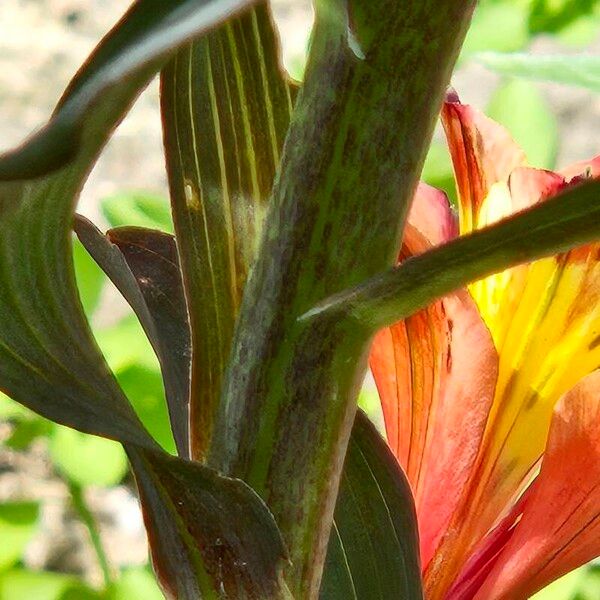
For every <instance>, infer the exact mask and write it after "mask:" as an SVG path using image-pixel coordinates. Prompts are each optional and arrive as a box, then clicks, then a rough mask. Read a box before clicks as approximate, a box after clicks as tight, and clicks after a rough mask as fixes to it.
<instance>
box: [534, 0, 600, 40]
mask: <svg viewBox="0 0 600 600" xmlns="http://www.w3.org/2000/svg"><path fill="white" fill-rule="evenodd" d="M597 5H598V0H577V1H576V2H573V0H533V4H532V7H531V13H530V15H529V29H530V31H531V32H532V33H544V32H550V33H555V32H557V31H560V30H561V29H563V28H565V27H567V26H568V25H570V24H571V23H573V22H574V21H576V20H577V19H580V18H581V17H583V16H588V15H591V14H592V13H593V12H594V9H596V8H597Z"/></svg>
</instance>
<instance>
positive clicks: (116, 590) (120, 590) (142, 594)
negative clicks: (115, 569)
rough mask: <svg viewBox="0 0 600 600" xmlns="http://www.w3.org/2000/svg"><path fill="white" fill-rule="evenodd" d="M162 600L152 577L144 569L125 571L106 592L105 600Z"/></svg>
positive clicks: (162, 596) (161, 594) (161, 595)
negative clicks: (138, 599) (137, 599)
mask: <svg viewBox="0 0 600 600" xmlns="http://www.w3.org/2000/svg"><path fill="white" fill-rule="evenodd" d="M136 598H140V599H143V600H164V598H165V597H164V595H163V593H162V592H161V591H160V588H159V587H158V585H157V583H156V579H155V578H154V575H153V574H152V573H151V572H150V571H148V570H146V569H127V570H126V571H123V573H122V574H121V577H120V578H119V580H118V581H117V582H115V583H114V584H113V585H111V586H110V588H109V589H108V590H107V591H106V595H105V597H104V599H105V600H135V599H136Z"/></svg>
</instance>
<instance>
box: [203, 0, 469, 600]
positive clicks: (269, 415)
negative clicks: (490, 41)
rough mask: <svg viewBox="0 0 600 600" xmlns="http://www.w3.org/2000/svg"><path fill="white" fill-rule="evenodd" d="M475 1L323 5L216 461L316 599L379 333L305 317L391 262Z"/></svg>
mask: <svg viewBox="0 0 600 600" xmlns="http://www.w3.org/2000/svg"><path fill="white" fill-rule="evenodd" d="M473 7H474V0H443V1H440V0H406V1H404V2H398V1H397V0H321V1H319V2H317V3H316V13H317V21H316V26H315V30H314V33H313V39H312V45H311V54H310V59H309V64H308V67H307V71H306V79H305V83H304V87H303V89H302V91H301V92H300V95H299V97H298V100H297V103H296V109H295V112H294V115H293V119H292V125H291V128H290V131H289V133H288V137H287V139H286V143H285V147H284V154H283V159H282V165H281V168H280V173H279V176H278V178H277V180H276V183H275V187H274V190H273V198H272V204H271V208H270V211H269V214H268V216H267V218H266V231H265V235H264V237H263V243H262V246H261V250H260V253H259V257H258V259H257V261H256V263H255V265H254V267H253V271H252V274H251V276H250V279H249V281H248V284H247V287H246V290H245V293H244V300H243V303H242V306H241V312H240V318H239V321H238V325H237V330H236V336H235V340H234V346H233V351H232V354H231V361H230V366H229V370H228V373H227V377H226V381H225V383H224V390H223V398H222V402H221V406H220V412H219V416H218V419H217V422H216V426H215V431H214V438H213V444H212V447H211V451H210V456H209V463H210V464H211V465H212V466H214V467H216V468H217V469H219V470H221V471H223V472H224V473H226V474H228V475H232V476H235V477H240V478H242V479H244V480H245V481H246V482H247V483H249V485H251V486H252V487H253V488H254V489H255V490H257V492H258V493H259V494H261V495H262V496H263V498H264V499H265V500H266V501H267V503H268V504H269V506H270V508H271V510H272V511H273V514H274V516H275V518H276V520H277V523H278V525H279V527H280V529H281V531H282V533H283V536H284V538H285V540H286V542H287V545H288V549H289V552H290V556H291V560H292V566H291V567H290V569H289V570H288V572H287V573H286V577H287V581H288V585H289V587H290V589H291V591H292V593H293V594H294V595H295V596H296V597H298V598H303V599H304V598H315V597H316V596H317V595H318V589H319V582H320V578H321V573H322V567H323V561H324V557H325V551H326V547H327V542H328V539H329V532H330V528H331V522H332V518H333V509H334V506H335V500H336V496H337V489H338V485H339V478H340V473H341V469H342V465H343V461H344V455H345V452H346V447H347V443H348V439H349V435H350V430H351V427H352V422H353V419H354V415H355V411H356V397H357V393H358V389H359V387H360V384H361V382H362V379H363V377H364V373H365V370H366V358H367V355H368V348H369V343H370V333H369V332H368V331H366V330H364V329H361V328H357V327H348V326H347V324H346V323H340V322H337V321H335V320H327V321H320V322H319V324H318V327H313V326H312V324H311V323H306V322H299V321H298V317H299V316H300V315H302V314H304V313H305V312H306V311H307V310H309V309H310V308H311V307H312V306H314V305H315V304H316V303H317V302H318V301H319V300H322V299H323V298H326V297H328V296H329V295H331V294H335V293H337V292H340V291H341V290H343V289H345V288H347V287H350V286H353V285H356V284H358V283H360V282H361V281H364V280H365V279H367V278H369V277H372V276H374V275H375V274H377V273H379V272H381V271H382V270H385V269H386V268H388V267H391V266H392V265H393V264H394V262H395V258H396V255H397V251H398V245H399V240H400V236H401V233H402V229H403V224H404V220H405V218H406V214H407V210H408V206H409V204H410V201H411V199H412V196H413V193H414V189H415V186H416V183H417V179H418V177H419V174H420V172H421V168H422V164H423V160H424V157H425V153H426V151H427V147H428V145H429V142H430V139H431V135H432V132H433V127H434V124H435V120H436V118H437V114H438V111H439V108H440V105H441V102H442V98H443V94H444V92H445V89H446V86H447V84H448V80H449V77H450V72H451V69H452V67H453V65H454V62H455V60H456V57H457V55H458V51H459V48H460V45H461V43H462V40H463V38H464V35H465V32H466V29H467V25H468V22H469V20H470V16H471V13H472V9H473Z"/></svg>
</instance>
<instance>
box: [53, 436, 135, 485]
mask: <svg viewBox="0 0 600 600" xmlns="http://www.w3.org/2000/svg"><path fill="white" fill-rule="evenodd" d="M49 449H50V456H51V458H52V462H53V463H54V466H55V467H56V468H57V469H58V470H59V471H60V472H61V473H62V474H63V475H64V476H66V477H67V478H68V479H70V480H72V481H74V482H75V483H77V484H79V485H81V486H88V485H100V486H112V485H116V484H117V483H119V482H120V481H121V479H123V477H124V475H125V473H126V472H127V457H126V456H125V451H124V450H123V448H122V447H121V445H120V444H118V443H117V442H113V441H112V440H106V439H104V438H99V437H96V436H92V435H87V434H85V433H80V432H79V431H75V430H74V429H69V428H67V427H61V426H60V425H57V426H56V427H55V428H54V431H53V432H52V435H51V436H50V445H49Z"/></svg>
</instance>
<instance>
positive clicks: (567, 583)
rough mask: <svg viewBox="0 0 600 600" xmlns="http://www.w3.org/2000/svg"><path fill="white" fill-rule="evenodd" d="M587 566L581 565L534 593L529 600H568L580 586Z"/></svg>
mask: <svg viewBox="0 0 600 600" xmlns="http://www.w3.org/2000/svg"><path fill="white" fill-rule="evenodd" d="M586 571H587V568H586V567H582V568H580V569H576V570H575V571H571V572H570V573H568V574H567V575H564V576H563V577H561V578H560V579H558V580H556V581H555V582H554V583H551V584H550V585H549V586H548V587H546V588H544V589H543V590H541V591H539V592H538V593H537V594H534V595H533V596H532V597H531V599H530V600H570V599H572V598H574V597H575V593H576V592H577V590H578V589H579V588H580V587H581V583H582V582H583V579H584V578H585V575H586Z"/></svg>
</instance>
